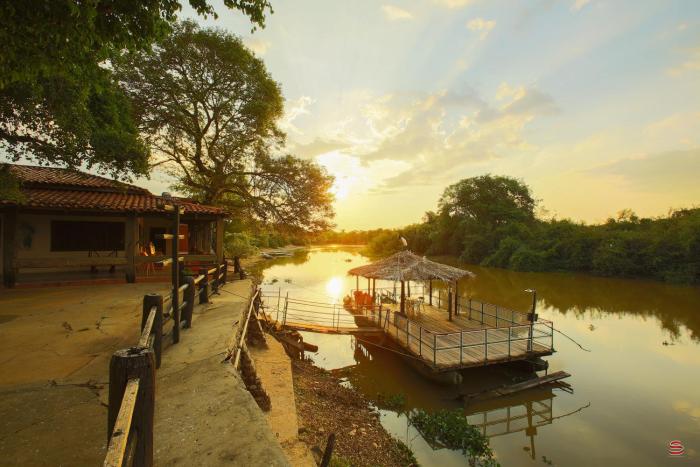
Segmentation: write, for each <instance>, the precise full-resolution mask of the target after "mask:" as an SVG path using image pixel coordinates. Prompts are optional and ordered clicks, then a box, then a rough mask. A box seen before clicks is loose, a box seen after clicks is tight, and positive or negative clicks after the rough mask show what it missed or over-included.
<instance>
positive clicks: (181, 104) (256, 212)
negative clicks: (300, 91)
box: [114, 22, 332, 231]
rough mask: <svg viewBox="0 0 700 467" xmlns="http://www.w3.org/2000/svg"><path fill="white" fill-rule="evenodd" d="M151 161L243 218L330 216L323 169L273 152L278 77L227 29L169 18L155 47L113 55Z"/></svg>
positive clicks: (277, 136) (302, 221) (280, 136)
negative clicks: (171, 22)
mask: <svg viewBox="0 0 700 467" xmlns="http://www.w3.org/2000/svg"><path fill="white" fill-rule="evenodd" d="M114 67H115V72H116V74H117V76H118V77H119V80H120V84H121V86H122V88H123V89H124V90H125V92H126V94H127V95H128V97H129V98H130V100H131V103H132V107H133V109H134V111H135V114H136V118H137V120H138V122H139V127H140V130H141V132H142V135H143V138H144V139H145V140H146V141H147V143H148V145H149V147H150V148H151V149H152V151H153V155H154V164H156V165H160V166H162V167H163V168H164V169H165V170H166V171H168V172H169V173H170V174H171V175H172V176H173V177H175V178H176V179H177V182H178V183H177V188H178V189H179V190H181V191H184V192H186V193H188V194H189V195H191V196H193V197H195V198H197V199H199V200H201V201H203V202H206V203H212V204H219V205H224V206H226V207H228V208H229V209H231V210H232V211H235V212H236V213H237V214H238V215H239V216H243V217H245V218H247V219H250V221H251V222H256V221H270V222H272V223H273V224H276V225H278V226H281V227H287V228H299V229H304V230H310V231H315V230H320V229H324V228H326V227H327V226H328V219H329V218H330V217H331V216H332V208H331V202H332V197H331V195H330V194H329V193H328V189H329V188H330V185H331V183H332V178H331V177H330V176H328V175H327V174H326V172H325V171H324V170H323V169H322V168H321V167H319V166H318V165H316V164H315V163H313V162H310V161H307V160H302V159H299V158H296V157H293V156H291V155H287V154H283V153H282V152H281V151H282V150H283V144H284V140H285V135H284V133H283V132H282V131H281V130H280V129H279V127H278V121H279V119H280V118H281V116H282V114H283V100H282V94H281V91H280V87H279V85H278V84H277V83H276V82H275V81H274V80H273V79H272V78H271V77H270V75H269V73H268V72H267V70H266V68H265V65H264V63H263V62H262V61H261V60H260V59H258V58H257V57H255V55H253V53H252V52H250V51H249V50H248V49H247V48H246V47H245V46H244V45H243V44H242V42H241V40H240V39H239V38H238V37H237V36H234V35H231V34H228V33H226V32H223V31H221V30H217V29H201V28H199V27H198V26H197V25H196V24H195V23H193V22H184V23H181V24H178V25H176V26H175V28H174V31H173V33H172V34H171V35H169V36H168V37H167V38H165V39H164V40H163V41H161V42H160V44H159V45H158V46H157V47H154V48H153V49H152V50H147V51H137V52H133V53H129V54H126V55H125V56H123V57H122V58H121V59H120V60H118V61H115V62H114Z"/></svg>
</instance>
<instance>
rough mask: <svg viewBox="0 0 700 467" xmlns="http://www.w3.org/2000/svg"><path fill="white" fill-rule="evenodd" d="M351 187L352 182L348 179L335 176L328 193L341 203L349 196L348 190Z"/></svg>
mask: <svg viewBox="0 0 700 467" xmlns="http://www.w3.org/2000/svg"><path fill="white" fill-rule="evenodd" d="M351 187H352V180H351V178H350V177H343V176H337V175H336V177H335V181H334V182H333V185H332V186H331V189H330V192H331V193H332V194H333V195H334V196H335V199H337V200H339V201H342V200H344V199H347V197H348V195H349V194H350V188H351Z"/></svg>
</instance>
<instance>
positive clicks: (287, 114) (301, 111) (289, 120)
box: [280, 96, 314, 135]
mask: <svg viewBox="0 0 700 467" xmlns="http://www.w3.org/2000/svg"><path fill="white" fill-rule="evenodd" d="M313 103H314V100H313V99H312V98H311V97H309V96H301V97H299V98H298V99H295V100H289V101H287V102H286V104H285V106H284V117H283V118H282V122H281V124H280V127H281V128H282V129H283V130H285V131H287V132H290V131H291V132H294V133H296V134H298V135H303V134H304V132H303V131H301V130H300V129H299V128H298V127H297V126H296V125H295V124H294V121H295V120H296V119H298V118H299V117H300V116H302V115H306V114H308V113H309V107H310V106H311V104H313Z"/></svg>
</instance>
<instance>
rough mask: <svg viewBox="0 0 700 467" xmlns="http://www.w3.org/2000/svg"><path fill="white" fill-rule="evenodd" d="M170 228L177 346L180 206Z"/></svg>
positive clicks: (175, 342) (174, 342) (178, 336)
mask: <svg viewBox="0 0 700 467" xmlns="http://www.w3.org/2000/svg"><path fill="white" fill-rule="evenodd" d="M171 228H172V235H173V238H172V240H171V241H170V244H171V246H172V251H171V253H172V256H171V258H172V263H171V269H172V288H173V289H172V291H171V293H172V300H171V304H172V306H173V312H172V317H173V344H177V343H178V342H180V293H179V290H178V289H179V288H180V271H179V269H180V261H179V260H178V258H179V257H178V250H179V249H180V248H179V243H180V206H178V205H177V204H176V205H175V209H174V211H173V225H172V226H171Z"/></svg>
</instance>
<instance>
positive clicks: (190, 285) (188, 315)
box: [182, 276, 195, 328]
mask: <svg viewBox="0 0 700 467" xmlns="http://www.w3.org/2000/svg"><path fill="white" fill-rule="evenodd" d="M184 283H185V284H187V289H186V290H185V293H184V294H182V299H183V300H184V301H185V302H187V305H186V306H185V308H183V310H182V320H183V321H185V327H186V328H191V327H192V312H193V311H194V296H195V290H194V288H195V284H194V277H192V276H185V278H184Z"/></svg>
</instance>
